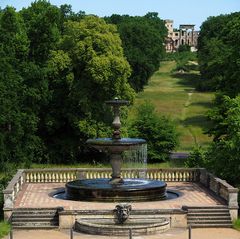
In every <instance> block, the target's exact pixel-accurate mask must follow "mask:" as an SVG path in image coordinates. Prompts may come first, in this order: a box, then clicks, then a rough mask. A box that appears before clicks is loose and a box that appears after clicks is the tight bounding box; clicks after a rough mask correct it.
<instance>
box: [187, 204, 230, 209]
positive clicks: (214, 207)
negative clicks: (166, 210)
mask: <svg viewBox="0 0 240 239" xmlns="http://www.w3.org/2000/svg"><path fill="white" fill-rule="evenodd" d="M183 208H187V209H228V207H227V206H223V205H219V206H218V205H215V206H183Z"/></svg>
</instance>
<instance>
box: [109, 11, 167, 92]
mask: <svg viewBox="0 0 240 239" xmlns="http://www.w3.org/2000/svg"><path fill="white" fill-rule="evenodd" d="M106 20H107V21H108V22H110V23H114V24H116V25H117V27H118V31H119V34H120V37H121V40H122V42H123V48H124V54H125V56H126V57H127V60H128V62H129V64H130V65H131V68H132V75H131V77H130V78H129V83H130V84H131V86H132V87H133V88H134V89H135V90H136V91H141V90H143V87H144V85H146V84H147V83H148V79H149V78H150V77H151V75H152V74H153V73H154V72H155V71H156V70H158V68H159V66H160V60H161V59H162V58H163V55H164V51H165V49H164V46H163V43H164V41H165V37H166V34H167V30H166V27H165V25H164V22H163V21H162V20H161V19H160V18H159V17H158V16H157V13H148V14H147V15H146V16H144V17H131V16H128V15H123V16H119V15H116V14H115V15H112V16H111V17H109V18H106Z"/></svg>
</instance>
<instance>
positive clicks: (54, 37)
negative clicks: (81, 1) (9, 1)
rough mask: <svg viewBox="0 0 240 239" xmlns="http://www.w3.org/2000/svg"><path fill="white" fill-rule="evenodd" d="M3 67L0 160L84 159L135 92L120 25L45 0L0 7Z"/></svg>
mask: <svg viewBox="0 0 240 239" xmlns="http://www.w3.org/2000/svg"><path fill="white" fill-rule="evenodd" d="M0 67H1V72H0V91H1V92H0V93H1V94H0V102H1V104H0V110H1V115H0V165H4V164H5V163H7V162H12V163H13V162H17V163H20V162H25V163H26V162H29V163H31V162H55V163H57V162H62V163H66V162H73V161H75V160H78V159H79V156H80V154H81V153H82V152H85V150H86V148H85V147H84V142H85V141H86V139H87V138H88V137H96V136H106V135H109V127H107V126H106V125H110V123H109V121H110V120H109V119H110V118H111V117H110V114H111V112H110V109H109V107H106V106H104V101H105V100H109V99H111V98H113V97H116V96H117V97H119V98H125V99H127V100H129V101H131V102H132V101H133V98H134V95H135V93H134V90H133V89H132V88H131V87H130V84H129V83H128V77H129V76H130V74H131V68H130V65H129V63H128V62H127V60H126V58H125V56H124V52H123V48H122V43H121V39H120V37H119V34H118V32H117V28H116V26H114V25H111V24H107V23H106V22H105V21H104V20H103V19H100V18H98V17H94V16H86V15H85V14H84V13H83V12H79V13H77V14H75V13H73V12H72V10H71V6H69V5H62V6H61V7H60V8H58V7H56V6H53V5H51V4H50V3H49V2H48V1H45V0H39V1H35V2H33V3H32V4H31V6H30V7H28V8H24V9H22V10H21V11H20V12H16V10H15V9H14V8H11V7H7V8H6V9H3V10H2V11H1V13H0ZM106 123H107V124H106ZM29 163H28V164H29Z"/></svg>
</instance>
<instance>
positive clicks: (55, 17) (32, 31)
mask: <svg viewBox="0 0 240 239" xmlns="http://www.w3.org/2000/svg"><path fill="white" fill-rule="evenodd" d="M20 13H21V15H22V17H23V19H24V22H25V24H26V28H27V34H28V38H29V40H30V53H29V60H31V61H34V62H36V63H37V64H43V63H45V62H46V61H47V60H48V57H49V54H50V51H51V50H53V49H56V47H57V42H58V41H59V38H60V29H61V23H62V21H61V11H60V9H59V8H58V7H56V6H53V5H51V4H50V2H48V1H46V0H38V1H35V2H33V3H31V6H30V7H28V8H23V9H22V10H21V11H20Z"/></svg>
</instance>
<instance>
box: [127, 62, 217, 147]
mask: <svg viewBox="0 0 240 239" xmlns="http://www.w3.org/2000/svg"><path fill="white" fill-rule="evenodd" d="M175 67H176V63H175V62H174V61H166V62H162V64H161V67H160V69H159V71H157V72H156V73H155V74H154V75H153V76H152V78H151V79H150V81H149V84H148V85H147V86H146V87H145V88H144V91H143V92H141V93H139V94H138V95H137V98H136V101H135V103H134V106H133V107H132V109H131V112H130V117H134V114H135V109H134V107H135V106H136V105H139V104H140V103H142V102H143V101H145V100H149V101H151V102H152V103H153V104H154V105H155V107H156V110H157V112H159V114H163V115H166V116H169V117H171V118H172V119H174V120H175V121H176V123H177V129H178V131H179V133H180V146H179V147H178V149H177V151H190V150H191V149H192V148H193V147H194V146H196V145H201V146H203V147H204V146H206V145H208V144H209V142H210V141H211V138H210V137H208V136H207V135H204V130H205V128H206V127H207V126H208V124H209V123H208V122H207V118H206V116H205V113H206V112H207V111H208V110H209V109H210V108H211V102H212V100H213V98H214V94H213V93H208V92H207V93H206V92H204V93H202V92H197V91H195V85H196V83H197V81H198V80H199V72H198V71H190V72H187V73H174V72H173V69H174V68H175Z"/></svg>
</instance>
